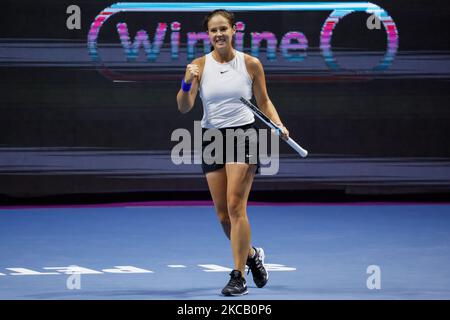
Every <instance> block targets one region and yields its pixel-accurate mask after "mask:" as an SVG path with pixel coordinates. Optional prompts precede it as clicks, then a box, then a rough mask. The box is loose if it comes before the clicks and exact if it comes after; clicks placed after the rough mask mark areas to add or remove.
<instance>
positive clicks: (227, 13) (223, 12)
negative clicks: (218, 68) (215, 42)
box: [203, 9, 236, 51]
mask: <svg viewBox="0 0 450 320" xmlns="http://www.w3.org/2000/svg"><path fill="white" fill-rule="evenodd" d="M216 15H221V16H222V17H224V18H225V19H227V20H228V23H229V24H230V25H231V27H234V26H235V24H236V20H235V18H234V14H233V12H230V11H228V10H225V9H217V10H214V11H211V12H210V13H208V14H207V15H206V16H205V18H204V19H203V28H204V29H205V30H208V23H209V20H211V18H212V17H214V16H216ZM231 45H232V46H233V47H234V37H233V39H232V41H231ZM213 50H214V46H211V51H213Z"/></svg>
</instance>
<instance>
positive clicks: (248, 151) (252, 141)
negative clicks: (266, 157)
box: [202, 123, 260, 174]
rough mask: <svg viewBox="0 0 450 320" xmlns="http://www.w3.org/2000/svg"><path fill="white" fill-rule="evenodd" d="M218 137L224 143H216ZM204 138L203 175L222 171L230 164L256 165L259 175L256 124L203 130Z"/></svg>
mask: <svg viewBox="0 0 450 320" xmlns="http://www.w3.org/2000/svg"><path fill="white" fill-rule="evenodd" d="M207 131H209V132H208V133H207ZM205 133H206V136H205ZM217 135H220V136H221V137H222V141H220V140H218V141H217V142H216V139H219V138H217ZM202 137H203V140H202V170H203V173H205V174H206V173H208V172H211V171H215V170H218V169H221V168H223V167H224V166H225V163H230V162H237V163H248V164H255V165H256V173H259V169H260V159H259V153H258V151H259V141H258V129H257V128H256V127H255V125H254V123H249V124H246V125H243V126H238V127H229V128H219V129H216V128H211V129H207V128H202ZM220 142H221V143H220ZM231 150H233V151H232V152H231Z"/></svg>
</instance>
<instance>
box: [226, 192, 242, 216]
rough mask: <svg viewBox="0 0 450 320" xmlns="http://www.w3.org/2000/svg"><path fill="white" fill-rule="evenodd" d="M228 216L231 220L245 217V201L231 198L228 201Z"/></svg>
mask: <svg viewBox="0 0 450 320" xmlns="http://www.w3.org/2000/svg"><path fill="white" fill-rule="evenodd" d="M228 214H229V216H230V218H231V219H237V218H241V217H243V216H244V215H245V205H244V201H243V200H242V199H240V198H238V197H230V198H229V200H228Z"/></svg>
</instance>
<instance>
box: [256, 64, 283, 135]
mask: <svg viewBox="0 0 450 320" xmlns="http://www.w3.org/2000/svg"><path fill="white" fill-rule="evenodd" d="M248 67H249V71H250V73H251V75H252V76H253V94H254V95H255V99H256V103H257V105H258V107H259V109H260V110H261V111H262V112H263V113H264V114H265V115H267V116H268V117H269V118H270V119H271V120H272V121H273V122H275V124H277V125H278V126H279V127H280V128H281V130H282V134H281V137H282V138H283V139H285V140H287V139H288V137H289V131H288V130H287V128H286V127H285V126H284V125H283V122H282V121H281V119H280V116H279V115H278V112H277V110H276V109H275V106H274V105H273V103H272V101H270V98H269V95H268V94H267V87H266V77H265V75H264V69H263V66H262V64H261V62H260V61H259V60H258V59H257V58H255V57H249V58H248Z"/></svg>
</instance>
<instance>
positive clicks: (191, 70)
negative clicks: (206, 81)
mask: <svg viewBox="0 0 450 320" xmlns="http://www.w3.org/2000/svg"><path fill="white" fill-rule="evenodd" d="M199 74H200V68H199V66H198V65H196V64H188V65H187V67H186V74H185V75H184V82H185V83H191V82H192V81H193V80H194V78H196V77H198V76H199Z"/></svg>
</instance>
